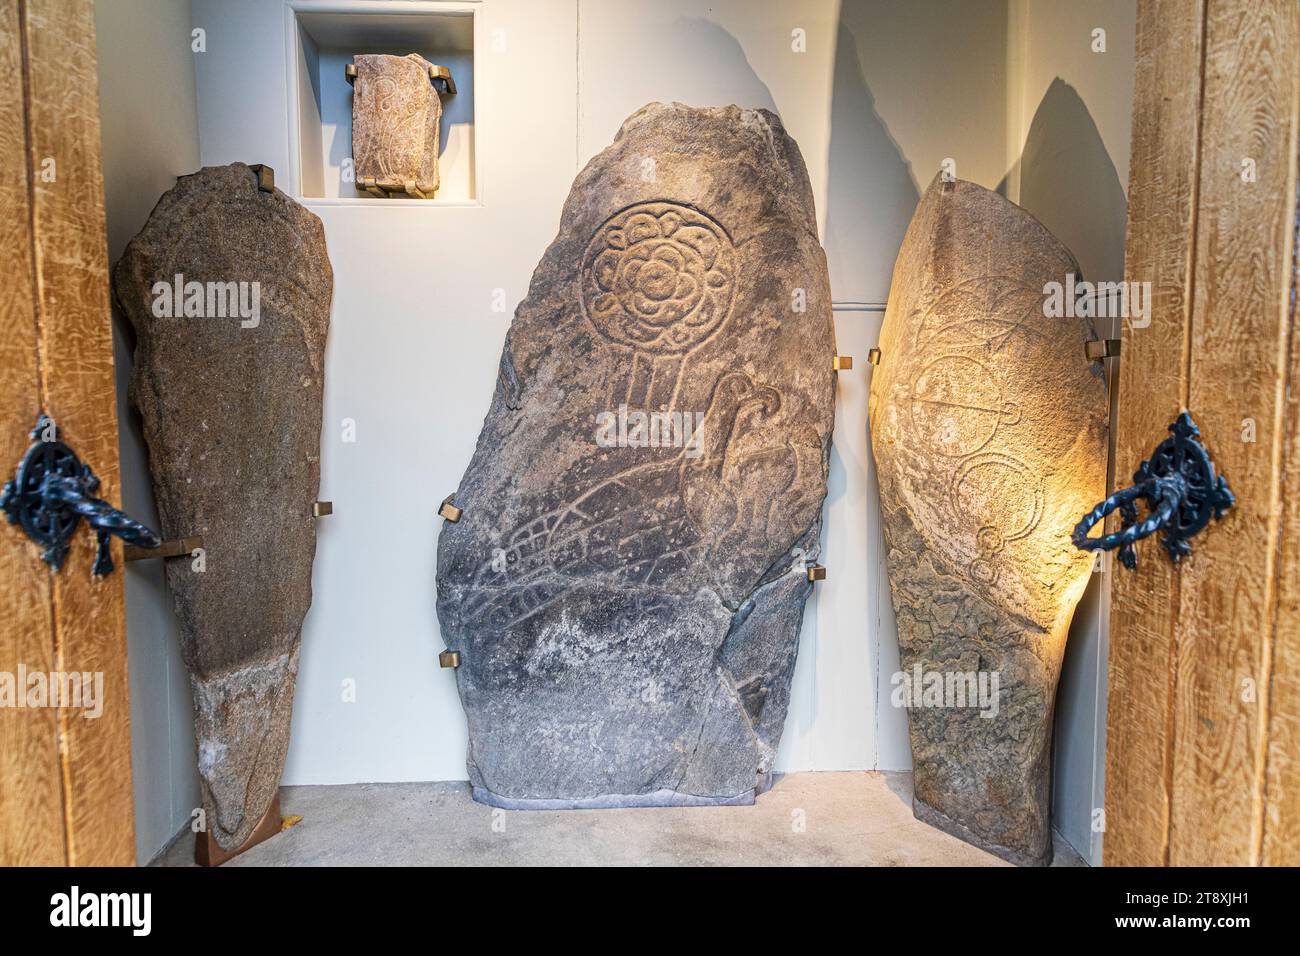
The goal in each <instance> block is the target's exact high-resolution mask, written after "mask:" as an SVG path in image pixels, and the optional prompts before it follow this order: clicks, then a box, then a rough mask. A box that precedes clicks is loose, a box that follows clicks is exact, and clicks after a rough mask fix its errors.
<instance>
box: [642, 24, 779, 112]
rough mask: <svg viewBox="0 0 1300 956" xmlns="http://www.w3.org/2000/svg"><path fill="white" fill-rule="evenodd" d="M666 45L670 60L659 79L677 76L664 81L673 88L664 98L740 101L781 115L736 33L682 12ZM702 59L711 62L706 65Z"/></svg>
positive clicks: (661, 68) (711, 102) (699, 101)
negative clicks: (669, 51) (684, 14)
mask: <svg viewBox="0 0 1300 956" xmlns="http://www.w3.org/2000/svg"><path fill="white" fill-rule="evenodd" d="M663 49H669V50H672V61H673V62H671V63H663V62H662V61H660V62H659V64H658V72H659V74H660V77H661V78H666V77H667V76H671V77H672V78H673V79H672V80H671V81H670V82H669V83H667V84H666V85H665V86H664V89H665V90H666V91H672V95H671V96H668V94H667V92H665V99H674V100H680V101H681V102H683V103H688V104H690V105H691V106H730V105H732V104H733V103H734V104H735V105H736V106H740V107H748V108H750V109H765V110H771V111H772V112H773V113H776V114H777V115H778V116H779V115H780V111H779V110H778V109H777V108H776V100H774V99H772V91H771V90H770V89H768V86H767V84H766V83H764V82H763V81H762V80H761V79H759V76H758V74H757V73H756V72H754V68H753V67H752V66H750V63H749V57H747V56H746V55H745V50H744V48H743V47H742V46H741V45H740V41H738V40H737V39H736V38H735V37H734V36H732V35H731V34H730V33H728V32H727V31H726V30H725V29H723V28H722V27H721V26H719V25H718V24H716V23H714V22H713V21H712V20H706V19H704V18H703V17H678V18H677V19H676V20H675V21H673V26H672V40H671V42H670V43H668V44H667V45H666V46H665V47H663V48H661V51H662V50H663ZM701 64H707V65H708V66H707V69H705V68H703V67H702V66H701Z"/></svg>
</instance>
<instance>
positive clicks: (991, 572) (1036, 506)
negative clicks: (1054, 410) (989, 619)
mask: <svg viewBox="0 0 1300 956" xmlns="http://www.w3.org/2000/svg"><path fill="white" fill-rule="evenodd" d="M948 488H949V497H950V500H951V503H952V509H953V511H954V513H956V514H957V515H959V516H961V517H962V518H963V519H964V520H965V522H966V524H967V527H970V528H975V529H976V530H975V546H976V548H977V549H978V555H977V556H976V557H975V558H974V559H973V560H972V561H971V563H970V564H969V565H968V567H967V570H968V572H969V573H970V576H971V579H972V580H974V581H976V582H977V583H979V584H983V585H985V586H991V585H993V584H996V583H997V580H998V574H999V572H998V567H997V563H996V560H995V559H996V556H997V555H998V554H1001V553H1002V551H1003V550H1004V549H1005V548H1006V546H1007V544H1009V543H1010V542H1012V541H1019V540H1021V539H1022V538H1027V537H1028V536H1029V535H1031V534H1032V533H1033V531H1034V529H1035V528H1037V527H1038V523H1039V521H1041V520H1042V517H1043V480H1042V478H1040V477H1039V476H1038V475H1035V474H1034V473H1033V471H1032V470H1031V469H1030V468H1029V466H1028V465H1026V464H1025V463H1024V462H1022V461H1019V460H1018V459H1015V458H1012V457H1011V456H1010V455H1004V454H1000V453H997V452H986V453H984V454H979V455H973V456H972V457H970V458H968V459H966V460H965V461H963V462H962V463H961V465H960V466H959V467H958V468H957V470H956V471H955V472H954V473H953V476H952V479H951V481H950V482H949V486H948Z"/></svg>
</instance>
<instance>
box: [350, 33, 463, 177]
mask: <svg viewBox="0 0 1300 956" xmlns="http://www.w3.org/2000/svg"><path fill="white" fill-rule="evenodd" d="M352 62H353V64H354V65H355V66H356V68H357V76H356V79H355V80H354V81H353V84H352V161H353V163H354V164H355V174H356V181H357V188H362V184H363V183H364V182H365V181H367V180H372V179H373V180H374V182H375V186H376V187H377V188H378V189H380V190H382V191H383V192H386V193H403V192H409V193H411V194H413V195H419V194H423V196H424V197H431V196H433V194H434V193H435V192H436V191H437V189H438V134H439V130H438V123H439V121H440V120H441V119H442V100H441V98H440V97H439V96H438V91H437V90H436V89H434V86H433V81H432V80H431V79H430V78H429V68H430V66H432V64H430V63H429V61H428V60H426V59H425V58H424V57H422V56H420V55H419V54H418V53H410V54H407V55H406V56H391V55H389V54H385V53H359V54H357V55H356V56H354V57H353V58H352ZM410 187H414V188H413V189H412V188H410Z"/></svg>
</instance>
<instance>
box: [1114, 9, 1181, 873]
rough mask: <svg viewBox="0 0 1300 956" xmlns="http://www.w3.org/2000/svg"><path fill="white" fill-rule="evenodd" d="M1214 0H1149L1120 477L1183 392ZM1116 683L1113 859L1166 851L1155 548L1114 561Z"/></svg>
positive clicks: (1163, 642)
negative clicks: (1147, 303) (1127, 564)
mask: <svg viewBox="0 0 1300 956" xmlns="http://www.w3.org/2000/svg"><path fill="white" fill-rule="evenodd" d="M1203 15H1204V6H1203V3H1201V2H1199V0H1198V2H1196V3H1188V2H1187V0H1142V2H1141V3H1140V4H1139V7H1138V17H1137V25H1138V33H1137V53H1136V56H1137V78H1138V79H1137V84H1136V88H1135V96H1134V102H1133V133H1132V154H1131V162H1130V169H1131V170H1132V175H1131V181H1130V184H1129V225H1128V238H1127V247H1126V250H1125V274H1126V278H1127V280H1128V281H1130V282H1150V283H1151V288H1152V304H1151V312H1150V317H1151V323H1150V325H1149V326H1148V327H1146V328H1132V327H1130V326H1126V327H1125V329H1124V333H1123V338H1124V343H1123V355H1124V358H1123V360H1122V361H1121V362H1120V398H1119V418H1118V422H1117V435H1116V449H1115V482H1116V484H1117V485H1120V486H1123V485H1127V484H1129V482H1130V480H1131V478H1132V475H1133V472H1134V471H1135V470H1136V469H1137V467H1138V465H1139V464H1140V463H1141V462H1142V460H1143V459H1145V458H1146V457H1148V456H1149V455H1150V454H1151V449H1152V448H1153V447H1154V445H1155V444H1156V442H1158V441H1160V440H1161V439H1162V438H1164V437H1165V435H1166V434H1167V433H1166V428H1167V427H1168V425H1169V423H1170V422H1172V421H1173V420H1174V419H1175V418H1176V417H1177V416H1178V412H1179V411H1180V409H1181V407H1182V405H1183V403H1184V402H1185V400H1186V395H1187V390H1188V384H1187V349H1188V335H1189V328H1190V325H1191V289H1192V278H1193V273H1192V235H1193V228H1194V224H1195V221H1196V206H1195V196H1196V188H1195V187H1196V180H1197V166H1198V155H1199V153H1198V146H1199V138H1200V129H1199V127H1200V119H1199V117H1200V106H1201V23H1202V19H1203ZM1108 568H1109V569H1110V585H1111V588H1112V591H1111V624H1110V628H1111V631H1110V632H1111V634H1112V638H1111V641H1110V678H1109V681H1110V690H1109V717H1108V725H1107V750H1106V835H1105V841H1104V850H1103V852H1104V858H1105V862H1106V863H1107V864H1109V865H1127V866H1159V865H1162V864H1163V863H1164V862H1165V861H1166V852H1167V847H1166V834H1167V832H1168V821H1169V785H1170V773H1171V767H1172V755H1171V752H1170V743H1171V740H1172V735H1171V729H1172V728H1171V726H1170V714H1171V708H1170V704H1171V700H1172V695H1173V692H1174V675H1175V672H1176V667H1177V660H1176V656H1175V650H1176V648H1175V642H1174V634H1175V626H1176V596H1177V593H1178V586H1179V582H1178V571H1177V569H1175V568H1174V567H1173V566H1172V565H1171V564H1170V563H1169V562H1168V561H1166V560H1164V559H1163V557H1162V556H1160V555H1157V554H1154V553H1149V554H1146V555H1144V557H1143V558H1142V559H1141V560H1139V562H1138V567H1137V570H1136V572H1134V573H1129V572H1128V571H1127V570H1126V569H1124V568H1121V567H1119V565H1118V563H1116V562H1114V561H1113V560H1111V561H1109V564H1108Z"/></svg>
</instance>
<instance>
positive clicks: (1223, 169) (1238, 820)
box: [1105, 0, 1300, 865]
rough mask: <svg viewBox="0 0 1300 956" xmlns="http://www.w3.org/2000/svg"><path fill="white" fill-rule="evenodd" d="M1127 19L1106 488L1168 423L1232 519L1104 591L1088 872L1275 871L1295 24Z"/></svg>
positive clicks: (1293, 621) (1286, 594)
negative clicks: (1099, 803) (1124, 282)
mask: <svg viewBox="0 0 1300 956" xmlns="http://www.w3.org/2000/svg"><path fill="white" fill-rule="evenodd" d="M1138 20H1139V47H1138V50H1139V55H1138V78H1137V84H1136V88H1137V91H1138V93H1137V96H1136V100H1135V104H1134V127H1133V130H1134V148H1133V163H1132V177H1133V179H1132V183H1131V185H1130V213H1131V219H1130V227H1129V228H1130V232H1129V243H1128V256H1127V262H1126V272H1127V274H1128V279H1129V281H1133V282H1143V281H1151V282H1152V283H1153V285H1154V308H1153V311H1152V323H1151V327H1150V328H1147V329H1128V330H1126V333H1125V341H1124V352H1123V356H1124V357H1123V360H1122V361H1123V365H1124V368H1123V372H1122V374H1121V387H1120V406H1121V412H1120V416H1119V420H1118V422H1119V424H1118V429H1119V430H1118V435H1117V446H1118V449H1119V451H1118V452H1117V455H1118V458H1117V468H1118V470H1119V479H1120V480H1121V481H1122V480H1124V477H1125V472H1126V471H1131V470H1132V468H1133V467H1134V466H1135V465H1136V464H1137V462H1138V461H1139V460H1141V459H1142V458H1144V457H1146V456H1147V455H1148V454H1149V453H1150V451H1151V449H1152V448H1153V447H1154V446H1155V444H1156V442H1157V441H1159V440H1160V439H1161V438H1162V437H1164V428H1165V426H1166V425H1167V424H1168V423H1169V422H1170V421H1172V419H1173V417H1174V415H1175V414H1176V413H1177V412H1178V411H1179V410H1180V408H1182V407H1186V408H1188V409H1189V410H1190V411H1191V413H1192V415H1193V417H1194V418H1195V420H1196V422H1197V424H1198V425H1199V426H1200V428H1201V432H1202V436H1203V438H1204V441H1205V443H1206V445H1207V447H1208V448H1209V450H1210V453H1211V455H1212V456H1213V458H1214V460H1215V463H1216V466H1217V467H1218V469H1219V471H1220V472H1221V473H1222V474H1224V475H1226V476H1227V478H1228V480H1229V482H1230V484H1231V487H1232V490H1233V492H1234V494H1235V495H1236V497H1237V505H1236V507H1235V508H1234V509H1233V510H1232V511H1231V512H1229V514H1228V516H1227V518H1226V519H1225V520H1224V521H1222V522H1216V523H1212V524H1211V526H1210V527H1208V528H1207V529H1206V530H1205V531H1204V532H1202V533H1201V534H1200V535H1198V536H1197V537H1196V538H1195V539H1193V541H1192V548H1193V555H1192V557H1191V558H1190V559H1187V560H1186V561H1184V562H1183V564H1182V565H1180V566H1178V567H1174V566H1173V565H1171V564H1170V563H1169V562H1168V560H1167V558H1166V557H1165V555H1164V554H1163V553H1162V551H1161V549H1159V548H1158V546H1156V545H1155V544H1154V542H1148V543H1147V544H1144V545H1141V546H1139V550H1140V557H1139V570H1138V572H1137V573H1136V574H1128V573H1127V572H1125V571H1123V570H1120V571H1118V572H1117V573H1116V574H1115V575H1114V576H1113V579H1112V588H1113V590H1112V616H1111V640H1110V646H1111V672H1110V681H1111V684H1110V713H1109V720H1108V747H1107V751H1108V752H1107V771H1106V772H1107V807H1106V821H1107V831H1106V837H1105V859H1106V862H1107V863H1112V864H1115V863H1118V864H1128V865H1152V864H1155V865H1159V864H1165V863H1169V864H1174V865H1247V864H1259V863H1261V862H1267V863H1289V864H1292V865H1294V864H1297V863H1300V853H1297V849H1298V847H1300V840H1298V839H1297V828H1298V827H1300V822H1298V821H1297V819H1296V816H1297V807H1298V806H1300V779H1297V770H1298V769H1300V763H1298V762H1297V744H1298V743H1300V728H1298V727H1297V718H1298V717H1300V692H1298V690H1300V688H1298V682H1300V674H1298V667H1300V661H1298V660H1297V657H1298V656H1300V649H1298V648H1297V642H1300V627H1297V613H1296V609H1297V604H1298V603H1300V597H1298V596H1297V590H1296V589H1297V586H1298V585H1297V577H1300V575H1297V564H1296V562H1297V560H1298V559H1297V544H1298V542H1300V510H1297V507H1298V506H1297V504H1296V502H1295V498H1296V496H1297V494H1296V493H1297V492H1300V487H1297V486H1298V485H1300V439H1297V437H1296V429H1297V426H1298V425H1300V415H1298V414H1297V408H1296V404H1295V403H1296V398H1295V394H1294V392H1295V389H1296V388H1300V378H1297V377H1296V370H1297V361H1298V360H1297V357H1296V355H1295V349H1296V343H1295V238H1296V229H1297V194H1296V169H1297V138H1298V136H1300V115H1298V113H1300V4H1296V3H1295V2H1294V0H1205V2H1204V3H1203V4H1202V5H1199V6H1198V7H1196V8H1193V7H1191V6H1190V5H1187V6H1186V8H1185V9H1184V8H1183V5H1180V4H1168V3H1163V2H1159V0H1150V2H1143V3H1141V4H1140V5H1139V13H1138ZM1198 53H1199V55H1197V54H1198ZM1288 482H1290V488H1289V489H1288V487H1287V483H1288ZM1288 490H1289V491H1290V493H1289V494H1288V493H1287V492H1288ZM1284 518H1290V520H1284Z"/></svg>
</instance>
